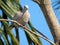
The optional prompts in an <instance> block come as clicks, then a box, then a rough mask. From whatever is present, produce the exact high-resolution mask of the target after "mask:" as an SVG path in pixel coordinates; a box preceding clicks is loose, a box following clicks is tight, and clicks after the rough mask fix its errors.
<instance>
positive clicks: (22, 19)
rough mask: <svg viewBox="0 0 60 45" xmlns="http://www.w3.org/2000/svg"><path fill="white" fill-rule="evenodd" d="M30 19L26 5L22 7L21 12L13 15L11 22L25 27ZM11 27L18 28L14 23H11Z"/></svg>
mask: <svg viewBox="0 0 60 45" xmlns="http://www.w3.org/2000/svg"><path fill="white" fill-rule="evenodd" d="M29 19H30V13H29V11H28V5H25V6H24V9H23V11H22V12H21V11H18V12H16V13H15V15H14V17H13V20H15V21H17V22H18V23H20V24H22V25H23V26H25V25H26V24H27V23H28V21H29ZM12 25H13V27H19V26H18V25H17V24H16V23H14V22H12Z"/></svg>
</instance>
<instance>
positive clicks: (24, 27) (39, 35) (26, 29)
mask: <svg viewBox="0 0 60 45" xmlns="http://www.w3.org/2000/svg"><path fill="white" fill-rule="evenodd" d="M0 21H10V22H14V23H16V24H17V25H19V26H21V27H22V28H23V29H25V30H24V31H29V32H31V33H32V34H34V35H36V36H38V37H41V38H43V39H45V40H46V41H48V42H49V43H50V44H53V45H55V43H54V42H52V41H50V40H49V39H47V38H46V37H44V36H42V35H41V34H37V33H35V32H33V31H31V30H30V29H28V28H27V27H26V26H23V25H21V24H20V23H18V22H17V21H15V20H8V19H0Z"/></svg>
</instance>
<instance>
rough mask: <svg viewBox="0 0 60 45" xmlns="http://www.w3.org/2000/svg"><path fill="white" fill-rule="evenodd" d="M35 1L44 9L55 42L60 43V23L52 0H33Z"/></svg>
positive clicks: (57, 44)
mask: <svg viewBox="0 0 60 45" xmlns="http://www.w3.org/2000/svg"><path fill="white" fill-rule="evenodd" d="M33 1H34V2H36V3H37V4H38V5H39V6H40V8H41V10H42V11H43V13H44V16H45V18H46V21H47V23H48V26H49V28H50V31H51V33H52V36H53V38H54V42H55V43H56V45H60V44H59V42H60V28H59V23H58V20H57V18H56V16H55V14H54V11H53V9H52V5H51V2H50V0H33Z"/></svg>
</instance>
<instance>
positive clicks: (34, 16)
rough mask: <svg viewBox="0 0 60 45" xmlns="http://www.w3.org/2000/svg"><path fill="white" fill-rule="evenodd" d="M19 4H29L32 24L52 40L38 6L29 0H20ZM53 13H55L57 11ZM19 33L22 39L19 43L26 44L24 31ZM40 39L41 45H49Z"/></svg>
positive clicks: (53, 0)
mask: <svg viewBox="0 0 60 45" xmlns="http://www.w3.org/2000/svg"><path fill="white" fill-rule="evenodd" d="M51 1H52V2H51V3H53V2H55V1H57V0H51ZM20 4H21V6H22V7H24V5H28V6H29V12H30V16H31V17H30V21H31V22H32V24H33V26H34V27H35V28H36V29H38V30H39V31H40V32H42V33H43V34H44V35H46V36H47V37H48V38H49V39H50V40H51V41H53V38H52V35H51V32H50V29H49V27H48V25H47V22H46V20H45V17H44V15H43V12H42V11H41V9H40V7H39V6H38V5H37V4H36V3H34V2H33V1H31V0H20ZM53 9H54V8H53ZM55 12H56V11H55ZM55 14H56V15H57V14H58V12H57V13H55ZM58 17H59V16H58ZM58 19H59V18H58ZM20 31H21V30H20ZM21 33H22V34H20V39H21V40H22V41H21V45H28V43H27V40H26V37H25V36H24V35H25V34H24V32H22V31H21ZM41 40H42V43H43V45H47V44H48V45H50V44H49V43H48V42H47V41H45V40H44V39H42V38H41Z"/></svg>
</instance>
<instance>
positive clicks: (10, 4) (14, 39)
mask: <svg viewBox="0 0 60 45" xmlns="http://www.w3.org/2000/svg"><path fill="white" fill-rule="evenodd" d="M0 9H1V11H2V14H3V15H2V16H0V19H8V18H9V19H10V20H12V19H13V17H14V15H15V13H16V12H18V11H22V7H21V5H20V3H19V0H0ZM9 26H10V24H9V22H6V21H2V22H1V27H0V35H1V36H0V37H3V40H4V41H5V43H6V45H11V44H12V45H19V42H20V40H19V32H18V28H16V27H14V28H15V32H16V36H14V35H13V33H12V32H11V30H12V29H11V30H9V29H8V27H9ZM26 27H28V28H29V29H31V31H33V32H35V33H37V31H36V29H34V27H33V26H32V24H31V22H30V21H29V23H28V25H27V26H26ZM9 28H11V27H9ZM12 28H13V27H12ZM24 32H25V34H26V37H27V40H28V43H29V45H33V44H34V45H42V43H41V41H40V38H39V37H38V36H36V35H34V34H32V33H31V32H29V31H24ZM8 36H10V39H11V43H10V41H9V39H8ZM3 40H2V39H1V38H0V44H1V45H3V44H4V42H3ZM4 45H5V44H4Z"/></svg>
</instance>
